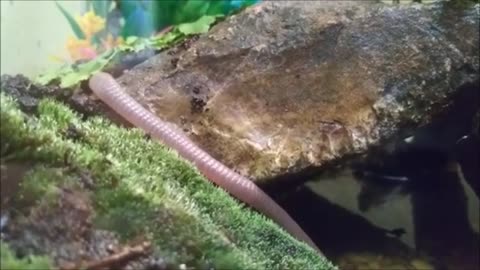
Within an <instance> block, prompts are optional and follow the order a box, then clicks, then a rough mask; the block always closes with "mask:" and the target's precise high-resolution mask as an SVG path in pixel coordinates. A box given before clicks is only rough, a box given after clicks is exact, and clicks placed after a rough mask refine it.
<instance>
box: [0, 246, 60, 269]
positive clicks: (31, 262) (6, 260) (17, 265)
mask: <svg viewBox="0 0 480 270" xmlns="http://www.w3.org/2000/svg"><path fill="white" fill-rule="evenodd" d="M0 253H1V254H0V259H1V260H0V269H9V270H16V269H19V270H20V269H21V270H30V269H31V270H38V269H45V270H47V269H52V267H51V262H50V260H49V259H48V258H47V257H44V256H28V257H25V258H17V256H15V254H14V252H13V251H12V250H11V249H10V247H9V246H8V245H7V244H5V243H3V242H2V243H0Z"/></svg>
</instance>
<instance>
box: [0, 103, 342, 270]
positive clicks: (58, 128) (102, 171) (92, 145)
mask: <svg viewBox="0 0 480 270" xmlns="http://www.w3.org/2000/svg"><path fill="white" fill-rule="evenodd" d="M1 100H2V101H1V105H2V106H1V115H2V125H1V126H2V127H1V136H2V149H3V148H4V146H7V148H8V151H7V152H8V157H9V159H12V160H15V161H30V162H31V161H33V160H34V161H35V162H42V163H43V164H46V165H49V166H55V165H56V166H58V164H64V163H65V162H66V161H67V163H68V164H69V166H74V167H75V168H79V169H82V170H87V171H89V172H90V173H91V175H92V178H93V179H94V182H95V183H94V184H95V188H94V192H93V198H94V202H95V209H96V217H97V218H96V220H95V224H96V226H97V227H101V228H106V229H109V230H112V231H115V232H117V233H119V234H120V235H121V236H122V238H123V239H124V240H127V239H131V238H133V237H137V236H141V237H146V238H147V239H150V241H152V242H153V243H154V244H155V251H156V252H158V253H159V254H161V255H162V256H164V257H167V258H168V259H169V260H170V261H171V262H173V263H178V264H181V263H185V264H187V266H192V267H196V268H206V267H209V266H214V267H215V268H219V269H224V268H229V269H231V268H236V269H238V268H240V269H259V268H267V269H287V268H288V269H333V268H334V266H333V265H332V264H331V263H330V262H329V261H327V260H326V259H325V258H323V257H319V256H318V254H317V253H316V252H315V251H314V250H312V249H311V248H310V247H308V246H307V245H305V244H303V243H300V242H298V241H296V240H295V239H294V238H293V237H291V236H290V235H289V234H287V233H285V232H284V231H283V230H282V229H281V228H280V227H279V226H278V225H277V224H275V223H274V222H272V221H271V220H269V219H266V218H265V217H264V216H262V215H260V214H258V213H256V212H253V211H251V210H249V209H248V208H246V207H245V206H244V205H243V204H241V203H239V202H238V201H237V200H235V199H234V198H232V197H231V196H230V195H229V194H227V193H226V192H225V191H223V190H222V189H219V188H217V187H215V186H213V185H212V184H210V183H209V182H208V181H207V180H206V179H205V178H204V177H203V176H202V175H201V174H200V173H199V172H198V171H197V170H196V169H194V168H193V167H192V166H191V164H190V163H188V162H186V161H184V160H183V159H181V158H179V157H178V156H177V154H176V153H175V152H172V151H170V150H169V149H167V148H165V147H164V146H162V145H161V144H159V143H157V142H155V141H148V140H145V137H144V135H143V133H142V132H140V131H139V130H126V129H122V128H118V127H116V126H113V125H112V124H110V123H109V122H107V121H106V120H103V119H101V118H94V119H91V120H88V121H81V120H80V118H79V117H78V116H77V115H75V114H74V113H73V112H72V111H70V110H69V109H68V108H66V107H65V106H62V105H61V104H58V103H56V102H54V101H51V100H44V101H42V102H41V103H40V105H39V117H38V118H30V119H27V117H26V116H25V115H23V114H22V113H21V112H20V111H19V110H18V108H17V107H16V104H15V102H14V101H13V100H12V99H10V98H8V97H6V96H3V94H2V96H1ZM4 120H5V121H4ZM72 125H73V126H74V127H75V128H76V129H77V130H80V131H81V134H82V135H81V136H80V138H70V137H69V136H68V132H67V129H68V128H69V127H71V126H72ZM31 145H35V147H29V146H31ZM3 155H4V153H3V152H2V156H3ZM37 175H38V174H37ZM45 178H49V177H45ZM42 181H43V180H38V181H37V183H42ZM42 185H43V184H42ZM46 186H48V184H47V185H46ZM27 187H28V185H27ZM30 188H31V189H32V188H33V190H35V191H38V189H36V186H35V185H33V186H32V185H31V186H30ZM47 190H48V189H47ZM39 192H40V193H41V192H45V190H43V189H40V191H39Z"/></svg>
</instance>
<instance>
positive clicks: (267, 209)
mask: <svg viewBox="0 0 480 270" xmlns="http://www.w3.org/2000/svg"><path fill="white" fill-rule="evenodd" d="M89 85H90V88H91V89H92V91H93V92H94V93H95V94H96V95H97V96H98V97H99V98H100V99H101V100H102V101H103V102H105V103H106V104H107V105H108V106H110V107H111V108H112V109H113V110H114V111H116V112H117V113H118V114H120V115H121V116H122V117H124V118H125V119H126V120H127V121H129V122H130V123H131V124H133V125H134V126H136V127H138V128H140V129H143V130H144V131H145V132H147V133H148V134H150V136H152V137H153V138H156V139H159V140H161V141H163V143H164V144H165V145H167V146H168V147H170V148H172V149H175V150H176V151H177V152H178V153H179V154H180V155H181V156H182V157H184V158H185V159H187V160H189V161H190V162H192V163H193V164H195V165H196V166H197V168H198V169H199V170H200V171H201V172H202V173H203V174H204V175H205V176H206V177H207V178H208V179H209V180H210V181H212V182H214V183H215V184H217V185H219V186H220V187H222V188H224V189H225V190H227V191H228V192H229V193H230V194H232V195H233V196H234V197H236V198H237V199H239V200H241V201H243V202H245V203H246V204H248V205H250V206H252V207H254V208H255V209H257V210H259V211H260V212H262V213H264V214H265V215H266V216H268V217H270V218H272V219H273V220H275V221H276V222H277V223H279V224H280V225H282V226H283V227H284V228H285V229H286V230H287V231H288V232H289V233H291V234H292V235H294V236H295V237H296V238H297V239H299V240H300V241H305V242H306V243H307V244H309V245H310V246H311V247H312V248H314V249H315V250H317V251H318V252H319V253H320V254H322V253H321V251H320V250H319V249H318V247H317V246H316V245H315V243H314V242H313V241H312V240H311V239H310V237H308V235H307V234H306V233H305V232H304V231H303V230H302V228H300V226H299V225H298V224H297V223H296V222H295V221H294V220H293V219H292V218H291V217H290V216H289V215H288V213H287V212H286V211H285V210H284V209H283V208H282V207H280V206H279V205H278V204H277V203H276V202H275V201H274V200H273V199H272V198H270V196H268V195H267V194H266V193H265V192H263V191H262V190H261V189H260V188H259V187H258V186H256V185H255V184H254V183H253V182H252V181H250V180H249V179H247V178H245V177H243V176H242V175H240V174H238V173H236V172H235V171H233V170H231V169H229V168H228V167H227V166H225V165H223V164H222V163H221V162H219V161H217V160H216V159H215V158H213V157H212V156H210V155H209V154H208V153H206V152H205V151H203V150H202V149H201V148H200V147H198V146H197V145H196V144H195V143H194V142H193V141H191V140H190V139H189V138H188V137H187V136H186V135H185V134H184V133H183V132H181V131H179V130H177V129H175V128H173V127H172V126H171V125H170V124H168V123H167V122H164V121H162V120H161V119H159V118H158V117H157V116H155V115H154V114H152V113H151V112H150V111H148V110H147V109H145V108H144V107H143V106H142V105H140V104H139V103H138V102H137V101H135V100H134V99H133V98H132V97H131V96H130V95H128V94H127V93H126V92H125V91H123V90H122V87H121V86H120V85H119V84H118V83H117V81H115V79H114V78H113V77H112V76H111V75H110V74H108V73H104V72H100V73H97V74H95V75H94V76H93V77H92V78H91V79H90V81H89Z"/></svg>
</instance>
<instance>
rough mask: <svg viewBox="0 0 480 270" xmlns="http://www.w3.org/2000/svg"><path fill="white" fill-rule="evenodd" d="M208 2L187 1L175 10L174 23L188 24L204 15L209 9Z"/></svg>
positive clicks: (208, 0)
mask: <svg viewBox="0 0 480 270" xmlns="http://www.w3.org/2000/svg"><path fill="white" fill-rule="evenodd" d="M210 2H211V1H210V0H189V1H187V2H186V3H185V4H184V5H183V7H182V8H181V9H180V10H177V12H176V16H175V23H177V24H179V23H187V22H188V23H189V22H193V21H195V20H198V19H199V18H200V17H201V16H203V15H205V14H206V13H207V11H208V8H209V7H210Z"/></svg>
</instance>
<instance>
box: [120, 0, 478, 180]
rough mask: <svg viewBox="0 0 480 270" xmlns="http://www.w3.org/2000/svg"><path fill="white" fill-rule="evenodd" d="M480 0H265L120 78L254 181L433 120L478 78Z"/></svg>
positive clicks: (141, 99) (137, 95) (317, 162)
mask: <svg viewBox="0 0 480 270" xmlns="http://www.w3.org/2000/svg"><path fill="white" fill-rule="evenodd" d="M478 23H479V9H478V4H477V5H475V6H473V7H470V8H467V9H459V8H455V7H450V6H449V5H448V3H447V4H434V5H420V4H413V5H407V6H384V5H374V4H372V3H367V2H343V1H341V2H326V1H317V2H315V1H314V2H308V3H301V2H296V1H294V2H285V1H278V2H271V1H268V2H264V3H262V4H260V5H257V6H254V7H252V8H249V9H247V10H246V11H244V12H243V13H240V14H238V15H235V16H233V17H231V18H229V19H228V20H227V21H226V22H222V23H220V24H218V25H217V26H215V27H214V28H213V29H212V30H211V31H210V32H209V34H208V35H205V36H202V37H201V38H200V39H198V41H195V42H193V43H191V44H190V45H189V47H188V48H175V49H172V50H170V51H167V52H166V53H162V54H159V55H157V56H155V57H154V58H152V59H150V60H148V61H147V62H145V63H143V64H141V65H139V66H137V67H136V68H134V69H132V70H131V71H129V72H127V73H126V74H124V75H123V76H121V77H120V78H119V80H120V82H121V84H122V85H123V86H125V89H126V91H127V92H129V93H130V94H131V95H132V96H134V97H135V99H137V100H138V101H139V102H140V103H142V104H143V105H144V106H146V107H147V108H149V109H150V110H151V111H153V112H155V113H156V114H157V115H158V116H160V117H161V118H162V119H164V120H167V121H170V122H173V123H175V124H177V125H178V126H180V127H181V128H182V129H183V130H185V131H186V132H187V133H188V134H189V136H190V137H191V138H192V139H193V140H194V141H196V142H197V143H198V144H199V145H201V146H202V147H204V148H205V149H206V150H207V151H209V152H210V153H211V154H212V155H213V156H215V157H216V158H218V159H219V160H221V161H222V162H224V163H225V164H226V165H228V166H230V167H232V168H234V169H236V170H237V171H239V172H240V173H242V174H244V175H247V176H249V177H251V178H253V179H254V180H256V181H262V180H266V179H271V178H276V177H281V176H282V175H286V174H291V173H299V172H302V171H305V170H306V169H308V168H315V167H317V168H318V167H321V166H324V165H325V164H329V163H331V162H335V161H338V160H339V159H340V158H344V157H347V156H349V155H351V154H355V153H360V152H362V151H364V150H365V149H367V148H368V146H369V145H372V144H375V143H378V142H379V141H380V140H381V139H383V138H387V137H389V136H391V135H393V134H394V133H396V132H398V131H399V130H401V129H405V128H414V127H417V126H419V125H421V124H424V123H428V122H429V120H430V118H431V117H432V116H433V115H435V113H437V112H439V111H442V110H443V108H444V107H445V106H448V103H449V98H450V97H451V96H452V95H453V94H454V93H455V91H456V89H457V88H458V87H459V86H461V85H462V84H464V83H466V82H470V81H472V80H474V79H475V78H478V70H479V55H478V42H479V34H478Z"/></svg>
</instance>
